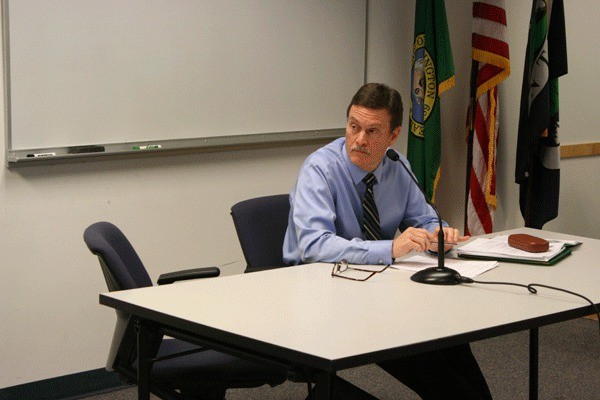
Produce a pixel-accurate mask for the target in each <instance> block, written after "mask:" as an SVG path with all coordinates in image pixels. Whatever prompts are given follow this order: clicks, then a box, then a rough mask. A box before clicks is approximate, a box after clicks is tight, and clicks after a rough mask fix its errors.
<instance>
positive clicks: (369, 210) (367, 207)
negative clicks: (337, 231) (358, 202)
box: [362, 173, 381, 240]
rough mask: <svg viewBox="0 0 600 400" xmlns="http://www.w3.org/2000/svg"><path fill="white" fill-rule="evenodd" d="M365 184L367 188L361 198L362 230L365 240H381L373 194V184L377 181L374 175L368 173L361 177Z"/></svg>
mask: <svg viewBox="0 0 600 400" xmlns="http://www.w3.org/2000/svg"><path fill="white" fill-rule="evenodd" d="M363 182H364V183H366V184H367V190H366V192H365V197H364V199H363V203H362V206H363V219H364V221H363V231H364V234H365V239H366V240H381V224H380V223H379V212H378V211H377V205H376V204H375V196H373V185H374V184H375V182H377V178H375V175H373V174H371V173H369V174H367V176H365V178H364V179H363Z"/></svg>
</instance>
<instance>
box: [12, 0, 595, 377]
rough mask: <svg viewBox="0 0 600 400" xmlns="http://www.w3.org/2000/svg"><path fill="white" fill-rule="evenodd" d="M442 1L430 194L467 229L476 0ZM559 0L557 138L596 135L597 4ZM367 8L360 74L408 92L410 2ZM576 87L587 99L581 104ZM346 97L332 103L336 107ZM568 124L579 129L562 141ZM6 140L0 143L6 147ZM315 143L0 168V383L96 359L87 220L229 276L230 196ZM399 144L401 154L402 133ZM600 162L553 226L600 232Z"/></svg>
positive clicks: (99, 362) (505, 187) (232, 248)
mask: <svg viewBox="0 0 600 400" xmlns="http://www.w3.org/2000/svg"><path fill="white" fill-rule="evenodd" d="M447 3H448V8H447V12H448V18H449V25H450V33H451V37H452V42H453V54H454V59H455V65H456V82H457V86H456V87H455V88H454V89H452V90H450V91H449V92H448V93H447V94H446V95H445V96H444V98H443V103H442V107H443V117H442V118H443V121H442V124H443V128H444V139H443V140H444V142H443V144H444V153H443V163H442V165H443V175H442V182H441V184H440V187H439V190H440V191H439V194H438V198H439V205H440V210H441V211H442V213H443V216H444V218H445V219H446V220H448V221H449V222H450V223H451V224H453V225H456V226H459V227H462V218H463V211H462V210H463V196H464V183H463V182H464V170H465V155H466V150H465V144H464V139H463V138H464V128H463V124H464V120H465V113H466V107H467V104H468V99H467V94H468V79H469V78H468V74H469V69H470V67H469V63H470V60H469V52H470V42H469V40H470V7H471V2H470V1H468V0H456V1H454V0H453V1H451V2H447ZM566 3H568V4H566V6H567V18H568V32H569V36H568V39H569V55H570V59H569V61H570V74H569V75H568V78H565V79H564V80H563V81H561V85H562V87H561V90H563V88H564V90H563V91H562V92H561V94H562V97H561V107H563V108H561V110H563V111H562V112H561V120H562V121H563V124H562V133H563V139H562V141H563V143H577V142H586V141H594V140H595V141H598V135H597V134H596V132H595V131H594V130H595V129H597V127H598V115H597V110H598V102H597V100H594V97H593V96H595V94H596V93H598V92H599V90H598V83H597V81H598V80H597V79H596V78H595V75H594V74H593V72H594V71H592V67H590V66H591V65H597V64H598V63H597V62H596V63H593V62H592V61H591V60H592V59H594V58H596V59H597V55H596V54H597V48H598V46H597V45H596V46H590V43H591V42H590V40H595V41H596V42H597V41H598V39H597V35H595V36H596V37H594V38H593V39H591V38H590V36H592V35H589V36H588V35H586V32H588V33H590V32H592V23H591V21H593V20H595V19H597V18H594V17H597V15H589V14H598V10H597V7H594V5H595V4H593V3H592V0H586V1H578V2H576V4H575V2H566ZM507 4H508V5H509V7H510V9H509V12H508V18H509V25H510V28H511V29H510V31H509V38H508V40H509V44H510V46H511V47H510V51H511V59H512V62H513V73H512V75H511V77H510V78H509V79H508V80H507V81H506V82H505V83H503V84H502V86H501V89H500V90H501V93H500V98H501V100H500V106H501V114H502V117H501V127H500V129H501V142H500V145H499V148H498V152H499V165H498V169H499V176H498V191H499V203H500V204H499V207H500V209H499V211H498V212H497V222H496V226H497V228H498V229H508V228H513V227H517V226H522V224H523V222H522V219H521V217H520V214H519V212H518V207H517V199H518V198H517V193H518V192H517V186H516V185H515V184H514V183H513V178H512V176H513V174H514V172H513V169H514V166H513V165H514V157H515V156H514V154H515V142H516V127H517V119H518V101H519V97H520V87H521V82H520V80H521V75H522V68H523V54H524V51H525V40H526V39H525V38H526V29H527V25H528V18H529V16H528V14H529V6H528V5H525V2H521V1H514V0H512V1H510V0H509V1H507ZM370 7H371V8H370V13H371V20H370V22H369V24H370V30H369V39H370V42H369V45H368V47H369V58H368V77H367V79H368V80H369V81H382V82H385V83H388V84H390V85H392V86H395V87H397V88H399V89H400V90H401V93H402V95H403V97H404V98H408V91H407V88H408V79H409V71H410V51H411V42H412V36H413V16H414V2H413V1H404V2H398V1H395V0H385V1H380V0H373V1H371V2H370ZM575 7H577V9H576V8H575ZM570 87H576V88H577V90H572V89H569V88H570ZM582 92H583V93H585V95H584V100H585V101H586V102H585V107H580V106H579V105H578V104H579V103H580V102H581V101H582V100H581V99H582ZM594 101H595V104H593V102H594ZM590 103H592V105H590ZM407 106H408V105H407ZM345 107H346V104H340V113H344V112H345ZM582 109H584V110H587V111H588V112H586V113H581V111H580V110H582ZM2 120H4V118H2ZM405 124H406V118H405ZM575 131H577V134H578V135H577V137H576V139H570V138H569V133H570V132H575ZM4 146H5V145H4V142H0V153H4V151H5V147H4ZM317 147H318V145H301V146H291V147H279V148H266V149H254V150H238V151H230V152H221V153H204V154H193V155H184V156H174V157H153V158H142V159H130V160H118V161H116V160H112V161H111V160H106V161H95V162H87V163H73V164H62V165H55V166H43V167H42V166H32V167H24V168H18V169H6V168H3V169H2V170H0V205H1V207H0V254H1V261H0V326H1V327H2V328H0V329H1V332H2V333H1V336H0V337H1V340H0V359H1V360H3V361H2V363H0V388H1V387H7V386H12V385H17V384H21V383H27V382H32V381H36V380H41V379H46V378H51V377H55V376H61V375H65V374H70V373H75V372H81V371H86V370H90V369H95V368H100V367H102V366H103V365H104V362H105V356H106V352H107V349H108V346H109V342H110V339H111V335H112V328H113V324H114V312H113V311H112V310H110V309H108V308H105V307H102V306H100V305H98V293H100V292H103V291H106V286H105V284H104V281H103V278H102V274H101V273H100V269H99V267H98V263H97V261H96V260H95V258H94V257H93V256H92V255H91V254H90V253H89V252H88V250H87V249H86V247H85V245H84V243H83V240H82V234H83V230H84V229H85V228H86V227H87V226H88V225H89V224H90V223H92V222H95V221H99V220H108V221H112V222H114V223H115V224H117V225H119V226H120V227H121V228H122V229H123V230H124V232H125V233H126V234H127V235H128V236H129V238H130V239H131V241H132V242H133V244H134V246H135V247H136V248H137V250H138V252H139V253H140V256H141V257H142V260H143V261H144V262H145V264H146V265H147V267H148V270H149V273H150V275H151V276H152V278H153V279H156V278H157V276H158V275H159V274H160V273H162V272H166V271H169V270H173V269H177V268H185V267H195V266H206V265H223V264H228V265H227V266H224V267H223V272H224V273H225V274H234V273H240V272H242V270H243V267H244V263H243V261H242V258H243V256H242V253H241V250H240V248H239V245H238V243H237V238H236V236H235V232H234V229H233V224H232V223H231V218H230V216H229V208H230V206H231V205H232V204H233V203H235V202H236V201H238V200H241V199H245V198H249V197H254V196H259V195H265V194H272V193H283V192H288V191H289V189H290V188H291V186H292V185H293V183H294V180H295V177H296V173H297V171H298V169H299V167H300V165H301V163H302V161H303V160H304V158H305V157H306V156H307V155H308V154H309V153H310V152H311V151H313V150H314V149H316V148H317ZM397 148H398V150H400V151H402V152H404V151H405V150H406V136H403V137H402V138H401V139H400V141H399V143H398V145H397ZM599 164H600V162H599V160H598V157H588V158H578V159H570V160H567V161H566V162H564V163H563V169H562V174H563V175H562V176H563V186H562V193H561V210H560V216H559V218H558V219H556V220H555V221H553V222H552V223H550V224H548V225H547V226H546V228H547V229H552V230H557V231H564V232H567V233H573V234H579V235H585V236H593V237H596V238H600V235H599V233H598V231H597V230H596V229H595V227H596V226H598V224H599V223H600V221H599V217H598V212H597V211H596V209H595V207H594V206H593V203H595V201H594V200H593V199H596V198H598V194H599V193H598V192H599V189H598V188H600V184H599V183H600V182H599V177H598V175H599V174H598V172H599V171H600V168H599ZM229 263H231V264H229ZM34 360H35V361H34ZM32 365H35V368H32Z"/></svg>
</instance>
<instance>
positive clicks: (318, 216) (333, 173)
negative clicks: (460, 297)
mask: <svg viewBox="0 0 600 400" xmlns="http://www.w3.org/2000/svg"><path fill="white" fill-rule="evenodd" d="M346 116H347V124H346V135H345V137H344V138H339V139H337V140H334V141H333V142H331V143H329V144H327V145H326V146H324V147H322V148H320V149H319V150H317V151H316V152H314V153H313V154H311V155H310V156H309V157H308V158H307V159H306V161H305V162H304V164H303V165H302V168H301V170H300V173H299V175H298V180H297V182H296V185H295V187H294V189H293V190H292V192H291V193H290V205H291V209H290V216H289V222H288V228H287V232H286V235H285V241H284V245H283V256H284V261H285V262H286V263H287V264H289V265H297V264H302V263H312V262H338V261H341V260H343V259H345V260H347V261H348V262H349V263H354V264H391V263H392V262H393V260H394V259H395V258H399V257H401V256H403V255H405V254H407V253H408V252H410V251H413V250H414V251H420V252H422V251H426V250H432V251H435V250H436V249H437V244H435V243H434V242H436V240H437V230H438V229H439V224H438V220H437V216H436V214H435V212H434V210H433V209H432V207H431V206H430V205H428V204H427V202H426V201H425V198H424V196H423V194H422V193H421V191H420V190H419V188H418V187H417V186H416V185H415V183H414V182H413V181H412V179H411V178H410V177H409V176H408V173H407V171H406V170H404V168H402V166H401V165H399V163H398V162H395V161H393V160H391V159H389V158H388V157H386V151H387V150H388V148H390V147H391V146H392V145H393V144H394V142H395V141H396V139H397V138H398V136H399V134H400V130H401V124H402V100H401V97H400V94H399V93H398V92H397V91H396V90H395V89H392V88H390V87H388V86H386V85H383V84H377V83H370V84H366V85H364V86H363V87H361V88H360V89H359V90H358V92H357V93H356V94H355V95H354V97H353V98H352V101H351V102H350V105H349V106H348V109H347V112H346ZM399 157H400V161H401V162H403V163H404V164H405V165H408V161H407V160H406V158H405V157H404V156H402V155H399ZM369 173H372V174H373V175H375V178H376V183H375V185H374V186H373V195H374V199H375V204H376V208H377V210H378V214H379V222H380V225H381V240H368V239H367V238H365V233H364V228H363V222H364V219H363V198H364V197H365V192H366V190H367V185H366V183H365V182H363V179H364V178H365V177H366V176H367V174H369ZM443 230H444V237H445V241H446V242H448V243H458V242H461V241H465V240H467V239H468V237H467V236H461V235H460V234H459V232H458V230H457V229H454V228H451V227H449V226H448V225H447V224H446V223H444V227H443ZM415 302H418V299H415ZM432 318H435V316H434V315H432ZM379 365H380V366H381V367H382V368H383V369H385V370H386V371H387V372H389V373H390V374H391V375H393V376H394V377H395V378H396V379H398V380H400V381H401V382H403V383H404V384H406V385H407V386H409V387H410V388H411V389H413V390H414V391H415V392H417V393H418V394H419V395H420V396H421V397H422V398H423V399H491V394H490V392H489V389H488V387H487V383H486V382H485V378H484V377H483V374H482V373H481V371H480V369H479V366H478V364H477V361H476V360H475V358H474V357H473V354H472V353H471V350H470V347H469V346H468V345H462V346H456V347H452V348H449V349H445V350H441V351H434V352H429V353H425V354H419V355H415V356H410V357H404V358H401V359H398V360H392V361H388V362H384V363H380V364H379Z"/></svg>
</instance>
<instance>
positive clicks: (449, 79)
mask: <svg viewBox="0 0 600 400" xmlns="http://www.w3.org/2000/svg"><path fill="white" fill-rule="evenodd" d="M452 86H454V61H453V59H452V51H451V49H450V36H449V34H448V24H447V22H446V7H445V5H444V0H416V5H415V40H414V44H413V54H412V71H411V93H410V100H411V108H410V123H409V127H410V133H409V135H408V151H407V157H408V161H409V162H410V165H411V167H412V170H413V172H414V174H415V176H416V178H417V180H418V181H419V185H420V186H421V188H422V189H423V190H424V191H425V193H426V194H427V199H428V200H429V201H431V202H435V189H436V187H437V183H438V181H439V179H440V162H441V156H442V149H441V147H442V146H441V126H440V96H441V95H442V93H444V92H445V91H446V90H448V89H450V88H451V87H452Z"/></svg>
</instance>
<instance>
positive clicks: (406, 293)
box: [100, 228, 600, 399]
mask: <svg viewBox="0 0 600 400" xmlns="http://www.w3.org/2000/svg"><path fill="white" fill-rule="evenodd" d="M515 232H520V233H531V234H536V235H538V236H542V237H546V238H561V239H574V240H580V241H582V242H583V244H582V245H581V246H579V247H578V248H576V249H575V250H574V251H573V254H572V255H570V256H569V257H567V258H566V259H564V260H563V261H561V262H560V263H558V264H557V265H555V266H552V267H545V266H534V265H526V264H510V263H501V264H500V266H498V267H497V268H495V269H493V270H491V271H489V272H487V273H485V274H483V275H481V276H479V277H478V278H477V279H478V280H487V281H510V282H516V283H524V284H528V283H540V284H545V285H551V286H558V287H561V288H565V289H568V290H571V291H574V292H578V293H581V294H583V295H585V296H587V297H589V298H591V299H592V301H593V302H594V303H596V304H599V303H600V240H596V239H587V238H581V237H576V236H570V235H563V234H558V233H552V232H547V231H537V230H531V229H526V228H521V229H517V230H512V231H506V232H499V233H497V234H508V233H515ZM331 267H332V265H331V264H309V265H303V266H297V267H291V268H281V269H275V270H270V271H265V272H259V273H251V274H241V275H234V276H226V277H221V278H216V279H205V280H198V281H188V282H182V283H177V284H173V285H167V286H160V287H150V288H143V289H135V290H127V291H121V292H112V293H107V294H101V295H100V303H101V304H103V305H106V306H109V307H113V308H116V309H119V310H122V311H125V312H127V313H130V314H132V315H134V316H136V317H138V318H139V321H140V322H141V323H140V327H141V328H140V342H141V343H140V344H141V345H142V347H141V349H140V354H141V355H142V356H143V352H144V351H146V350H145V348H144V343H143V341H144V335H145V330H144V329H145V328H144V326H145V322H149V323H151V324H158V325H160V326H161V327H163V328H165V329H166V332H167V334H169V335H172V336H175V337H179V338H182V339H185V340H189V341H193V342H195V343H198V344H204V345H209V346H213V347H215V348H217V349H219V350H221V351H225V352H230V353H232V354H235V355H238V356H242V357H245V356H251V357H258V358H259V359H266V360H272V361H274V362H276V363H280V364H283V365H286V366H289V367H306V368H309V369H310V370H312V371H313V372H314V373H315V376H316V377H317V379H318V382H319V385H318V387H319V389H320V392H319V393H317V395H318V396H319V397H320V398H330V397H331V394H332V390H333V388H332V381H333V376H334V375H335V373H336V371H338V370H342V369H346V368H351V367H356V366H360V365H365V364H370V363H374V362H380V361H384V360H389V359H394V358H397V357H401V356H404V355H409V354H415V353H419V352H424V351H429V350H433V349H439V348H444V347H448V346H452V345H456V344H461V343H468V342H473V341H477V340H480V339H485V338H489V337H494V336H499V335H504V334H508V333H513V332H517V331H522V330H526V329H530V330H531V332H532V335H531V338H532V339H531V342H532V345H533V347H532V362H533V363H535V365H531V369H532V375H531V378H532V379H533V380H534V381H533V383H532V388H531V392H530V397H537V328H538V327H540V326H543V325H548V324H552V323H556V322H560V321H565V320H568V319H573V318H577V317H581V316H584V315H588V314H591V313H592V308H591V306H590V305H589V303H586V302H585V301H584V300H582V299H580V298H578V297H575V296H572V295H569V294H567V293H562V292H557V291H552V290H547V289H539V292H538V294H537V295H533V294H530V293H529V292H528V291H527V290H526V289H523V288H518V287H510V286H491V285H478V284H471V285H467V284H462V285H457V286H431V285H424V284H418V283H415V282H413V281H411V280H410V275H411V274H410V273H409V272H404V271H398V270H392V269H388V270H386V271H384V272H383V273H381V274H377V275H375V276H374V277H373V278H371V279H370V280H368V281H366V282H356V281H350V280H346V279H339V278H332V277H331ZM596 334H597V332H590V338H595V337H596V336H595V335H596ZM143 358H144V357H142V359H143ZM139 374H140V377H139V378H140V379H139V398H140V399H148V387H147V382H148V371H147V370H146V368H145V364H144V362H142V364H141V367H140V371H139ZM533 386H535V387H533Z"/></svg>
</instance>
